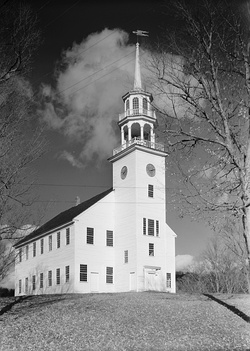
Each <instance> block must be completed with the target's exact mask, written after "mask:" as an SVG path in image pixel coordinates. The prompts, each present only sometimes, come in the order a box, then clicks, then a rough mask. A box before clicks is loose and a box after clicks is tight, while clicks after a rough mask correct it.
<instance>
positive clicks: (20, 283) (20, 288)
mask: <svg viewBox="0 0 250 351" xmlns="http://www.w3.org/2000/svg"><path fill="white" fill-rule="evenodd" d="M21 293H22V280H19V294H21Z"/></svg>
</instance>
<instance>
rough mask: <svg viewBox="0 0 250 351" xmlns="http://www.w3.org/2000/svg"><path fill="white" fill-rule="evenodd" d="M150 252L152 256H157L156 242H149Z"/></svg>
mask: <svg viewBox="0 0 250 351" xmlns="http://www.w3.org/2000/svg"><path fill="white" fill-rule="evenodd" d="M148 254H149V256H150V257H154V256H155V245H154V243H149V244H148Z"/></svg>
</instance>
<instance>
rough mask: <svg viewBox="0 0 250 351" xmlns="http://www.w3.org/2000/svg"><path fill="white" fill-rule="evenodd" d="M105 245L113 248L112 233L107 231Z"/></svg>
mask: <svg viewBox="0 0 250 351" xmlns="http://www.w3.org/2000/svg"><path fill="white" fill-rule="evenodd" d="M106 245H107V246H113V245H114V238H113V231H112V230H107V232H106Z"/></svg>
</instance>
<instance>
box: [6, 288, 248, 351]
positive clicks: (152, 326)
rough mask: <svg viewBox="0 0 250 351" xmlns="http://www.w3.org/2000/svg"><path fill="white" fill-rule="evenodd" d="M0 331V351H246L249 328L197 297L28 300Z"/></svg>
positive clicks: (107, 296) (138, 295) (8, 316)
mask: <svg viewBox="0 0 250 351" xmlns="http://www.w3.org/2000/svg"><path fill="white" fill-rule="evenodd" d="M218 298H219V297H218ZM230 302H231V301H229V299H228V300H227V303H230ZM245 313H246V312H245ZM0 330H1V332H0V350H1V351H10V350H11V351H15V350H18V351H21V350H25V351H27V350H34V351H39V350H44V351H45V350H46V351H47V350H48V351H50V350H51V351H52V350H57V351H64V350H65V351H66V350H67V351H71V350H72V351H74V350H77V351H79V350H80V351H81V350H84V351H85V350H86V351H88V350H93V351H95V350H100V351H107V350H110V351H113V350H117V351H122V350H126V351H137V350H141V351H149V350H150V351H153V350H155V351H162V350H169V351H175V350H178V351H182V350H183V351H184V350H185V351H191V350H192V351H208V350H212V351H220V350H221V351H222V350H223V351H225V350H228V351H229V350H230V351H232V350H238V351H247V350H248V351H250V324H249V323H247V322H246V321H244V320H243V319H242V318H240V317H239V316H237V315H235V314H234V313H233V312H231V311H230V310H228V309H227V308H225V307H224V306H222V305H220V304H218V303H217V302H216V301H213V300H211V299H209V298H207V297H205V296H202V295H170V294H164V293H149V292H148V293H122V294H92V295H91V294H86V295H62V296H47V297H46V296H36V297H30V298H28V299H26V300H24V301H23V302H21V303H18V304H16V305H15V306H13V308H12V309H11V310H10V311H9V312H7V313H5V314H3V315H2V316H0Z"/></svg>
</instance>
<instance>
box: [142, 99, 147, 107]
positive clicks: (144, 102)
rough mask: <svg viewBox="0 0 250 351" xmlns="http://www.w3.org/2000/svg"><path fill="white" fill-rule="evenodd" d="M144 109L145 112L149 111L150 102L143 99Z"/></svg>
mask: <svg viewBox="0 0 250 351" xmlns="http://www.w3.org/2000/svg"><path fill="white" fill-rule="evenodd" d="M142 107H143V109H144V110H147V109H148V100H147V99H146V98H143V99H142Z"/></svg>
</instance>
